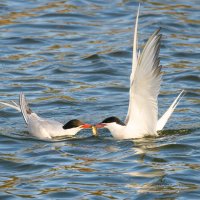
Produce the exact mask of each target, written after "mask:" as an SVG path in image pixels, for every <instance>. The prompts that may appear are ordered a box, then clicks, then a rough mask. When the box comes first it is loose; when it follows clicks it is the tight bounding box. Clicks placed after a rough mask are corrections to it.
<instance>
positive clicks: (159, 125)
mask: <svg viewBox="0 0 200 200" xmlns="http://www.w3.org/2000/svg"><path fill="white" fill-rule="evenodd" d="M184 94H185V92H184V90H182V91H181V92H180V94H179V95H178V96H177V97H176V99H175V100H174V102H173V103H172V104H171V106H170V107H169V108H168V109H167V111H166V112H165V113H164V115H163V116H162V117H161V118H160V119H159V120H158V123H157V131H161V130H162V129H163V128H164V126H165V124H166V123H167V121H168V119H169V118H170V116H171V115H172V113H173V112H174V110H175V108H176V106H177V105H178V103H179V101H180V100H181V99H182V98H183V96H184Z"/></svg>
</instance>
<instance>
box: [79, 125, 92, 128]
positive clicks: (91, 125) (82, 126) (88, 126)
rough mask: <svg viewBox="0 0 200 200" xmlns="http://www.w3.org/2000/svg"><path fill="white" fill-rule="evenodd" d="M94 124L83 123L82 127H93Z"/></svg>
mask: <svg viewBox="0 0 200 200" xmlns="http://www.w3.org/2000/svg"><path fill="white" fill-rule="evenodd" d="M91 127H92V125H91V124H83V125H81V128H91Z"/></svg>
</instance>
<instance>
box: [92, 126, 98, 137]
mask: <svg viewBox="0 0 200 200" xmlns="http://www.w3.org/2000/svg"><path fill="white" fill-rule="evenodd" d="M92 134H93V135H94V136H97V135H98V132H97V127H96V126H92Z"/></svg>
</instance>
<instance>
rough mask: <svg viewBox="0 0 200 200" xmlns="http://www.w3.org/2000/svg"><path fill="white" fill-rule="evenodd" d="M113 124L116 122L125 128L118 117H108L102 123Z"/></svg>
mask: <svg viewBox="0 0 200 200" xmlns="http://www.w3.org/2000/svg"><path fill="white" fill-rule="evenodd" d="M112 122H116V123H117V124H120V125H122V126H125V124H124V123H123V122H122V121H121V120H120V119H119V118H117V117H108V118H106V119H104V120H103V121H102V122H101V123H112Z"/></svg>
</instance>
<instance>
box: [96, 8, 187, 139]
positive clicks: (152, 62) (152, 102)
mask: <svg viewBox="0 0 200 200" xmlns="http://www.w3.org/2000/svg"><path fill="white" fill-rule="evenodd" d="M139 8H140V6H139ZM139 8H138V12H137V16H136V22H135V29H134V38H133V57H132V71H131V75H130V90H129V107H128V113H127V116H126V119H125V122H122V121H121V120H120V119H119V118H117V117H114V116H113V117H108V118H106V119H104V120H103V121H102V122H101V123H99V124H96V128H103V127H104V128H107V129H108V130H109V131H110V132H111V134H112V136H113V137H114V138H116V139H131V138H142V137H145V136H158V131H160V130H162V129H163V128H164V126H165V124H166V123H167V121H168V119H169V118H170V116H171V114H172V113H173V111H174V109H175V108H176V106H177V105H178V103H179V101H180V99H181V98H182V96H183V94H184V91H181V93H180V94H179V95H178V96H177V98H176V99H175V100H174V102H173V103H172V104H171V106H170V107H169V108H168V110H167V111H166V112H165V113H164V115H163V116H162V117H161V118H160V119H159V120H158V94H159V91H160V84H161V78H162V74H161V69H162V66H161V65H160V58H159V52H160V40H161V36H162V35H161V34H160V33H159V32H160V29H158V30H156V31H155V32H154V33H153V34H152V35H151V37H150V38H149V39H148V41H147V43H146V44H145V46H144V49H143V51H142V53H141V54H140V52H139V51H138V50H137V46H138V44H137V43H138V38H137V29H138V17H139Z"/></svg>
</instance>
